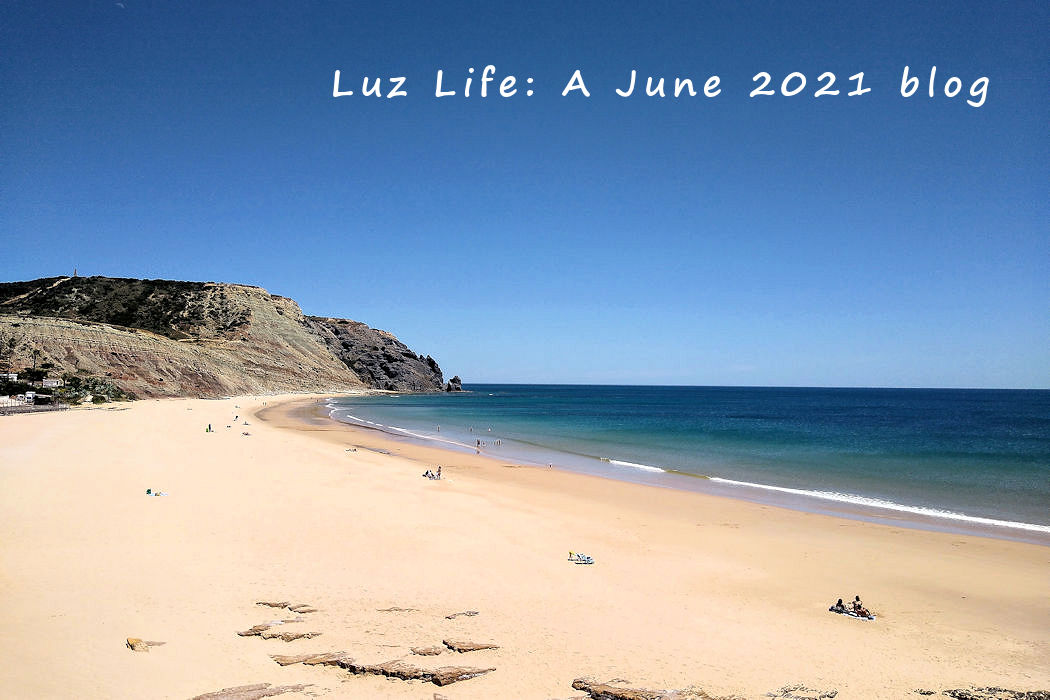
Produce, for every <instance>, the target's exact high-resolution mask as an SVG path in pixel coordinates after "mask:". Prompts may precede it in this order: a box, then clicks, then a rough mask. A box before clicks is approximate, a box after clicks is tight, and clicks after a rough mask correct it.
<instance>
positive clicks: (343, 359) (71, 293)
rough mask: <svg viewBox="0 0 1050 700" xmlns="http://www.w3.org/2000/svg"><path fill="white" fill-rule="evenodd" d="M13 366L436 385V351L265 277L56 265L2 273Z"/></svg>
mask: <svg viewBox="0 0 1050 700" xmlns="http://www.w3.org/2000/svg"><path fill="white" fill-rule="evenodd" d="M0 341H2V342H3V345H4V351H5V355H6V357H5V358H3V359H4V362H5V363H6V364H8V365H10V366H12V367H15V368H19V367H25V366H31V365H33V364H34V360H35V361H36V363H37V364H40V363H51V364H53V365H54V366H55V369H54V370H52V371H53V372H55V373H63V372H70V373H77V372H80V373H83V374H94V375H98V376H107V377H110V378H111V379H112V381H113V383H115V384H117V385H118V386H120V387H121V388H122V389H125V390H126V391H130V392H133V393H135V394H136V395H138V396H143V397H148V396H223V395H234V394H245V393H269V392H281V391H316V392H324V391H332V392H338V391H347V390H359V389H364V388H375V389H388V390H393V391H440V390H441V389H442V375H441V369H440V368H439V367H438V365H437V363H436V362H435V361H434V360H433V358H431V357H429V356H427V357H422V356H420V355H417V354H416V353H414V352H413V351H411V350H409V349H408V348H407V347H405V345H404V344H402V343H401V342H400V341H398V340H397V338H395V337H394V336H392V335H390V334H389V333H386V332H384V331H378V330H375V329H372V328H369V327H368V326H366V325H365V324H363V323H358V322H356V321H348V320H345V319H330V318H316V317H308V316H304V315H303V313H302V311H301V310H300V308H299V306H298V304H296V303H295V302H294V301H292V300H291V299H286V298H284V297H280V296H276V295H271V294H270V293H268V292H267V291H266V290H265V289H262V288H260V287H249V286H244V285H235V284H217V283H211V282H171V281H164V280H135V279H114V278H106V277H74V278H69V277H58V278H49V279H41V280H34V281H32V282H13V283H6V284H0Z"/></svg>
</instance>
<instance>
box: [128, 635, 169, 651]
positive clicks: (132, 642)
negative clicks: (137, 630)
mask: <svg viewBox="0 0 1050 700" xmlns="http://www.w3.org/2000/svg"><path fill="white" fill-rule="evenodd" d="M163 644H164V642H149V641H146V640H145V639H139V638H138V637H128V641H127V647H128V649H131V650H132V651H149V648H150V647H159V646H161V645H163Z"/></svg>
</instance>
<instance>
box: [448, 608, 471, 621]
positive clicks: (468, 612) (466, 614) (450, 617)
mask: <svg viewBox="0 0 1050 700" xmlns="http://www.w3.org/2000/svg"><path fill="white" fill-rule="evenodd" d="M477 614H478V611H477V610H464V611H463V612H458V613H452V614H451V615H445V619H446V620H455V619H456V618H457V617H474V616H475V615H477Z"/></svg>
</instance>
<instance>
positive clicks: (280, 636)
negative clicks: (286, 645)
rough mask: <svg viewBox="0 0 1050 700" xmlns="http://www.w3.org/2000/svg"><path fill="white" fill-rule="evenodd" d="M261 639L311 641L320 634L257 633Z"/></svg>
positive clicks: (268, 631) (267, 631)
mask: <svg viewBox="0 0 1050 700" xmlns="http://www.w3.org/2000/svg"><path fill="white" fill-rule="evenodd" d="M259 636H260V637H262V638H263V639H280V640H281V641H282V642H294V641H295V640H297V639H313V638H314V637H320V636H321V633H320V632H272V631H270V630H266V631H263V632H260V633H259Z"/></svg>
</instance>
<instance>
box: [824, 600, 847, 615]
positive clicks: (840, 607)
mask: <svg viewBox="0 0 1050 700" xmlns="http://www.w3.org/2000/svg"><path fill="white" fill-rule="evenodd" d="M828 610H830V611H831V612H833V613H844V612H846V606H845V604H843V602H842V598H839V602H837V603H835V604H834V605H832V606H831V607H830V608H828Z"/></svg>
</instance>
